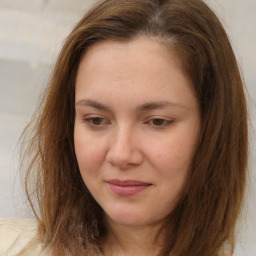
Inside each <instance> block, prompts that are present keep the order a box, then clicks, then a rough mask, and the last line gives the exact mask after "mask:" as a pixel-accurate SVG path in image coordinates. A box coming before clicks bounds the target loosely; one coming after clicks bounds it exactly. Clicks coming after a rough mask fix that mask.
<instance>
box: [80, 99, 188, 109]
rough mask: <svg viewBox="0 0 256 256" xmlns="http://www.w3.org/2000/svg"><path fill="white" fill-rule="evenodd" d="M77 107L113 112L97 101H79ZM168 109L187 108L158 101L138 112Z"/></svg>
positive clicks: (147, 104) (150, 103)
mask: <svg viewBox="0 0 256 256" xmlns="http://www.w3.org/2000/svg"><path fill="white" fill-rule="evenodd" d="M75 105H76V106H89V107H93V108H96V109H99V110H104V111H109V112H111V109H110V108H109V107H108V106H105V105H103V104H102V103H99V102H97V101H95V100H91V99H81V100H78V101H77V102H76V104H75ZM167 107H173V108H185V107H184V106H183V105H181V104H177V103H172V102H169V101H159V102H158V101H157V102H148V103H144V104H142V105H140V106H138V107H136V111H138V112H143V111H147V110H154V109H163V108H167Z"/></svg>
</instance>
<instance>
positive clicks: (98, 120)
mask: <svg viewBox="0 0 256 256" xmlns="http://www.w3.org/2000/svg"><path fill="white" fill-rule="evenodd" d="M84 121H85V122H86V123H87V124H89V125H90V126H104V125H106V124H109V122H108V120H107V119H106V118H104V117H98V116H96V117H86V118H84Z"/></svg>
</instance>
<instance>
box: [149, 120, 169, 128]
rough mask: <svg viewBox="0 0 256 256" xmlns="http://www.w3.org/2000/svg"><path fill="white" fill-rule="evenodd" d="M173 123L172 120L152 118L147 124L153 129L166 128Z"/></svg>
mask: <svg viewBox="0 0 256 256" xmlns="http://www.w3.org/2000/svg"><path fill="white" fill-rule="evenodd" d="M172 122H173V120H167V119H163V118H153V119H151V120H149V121H148V123H149V124H150V125H152V126H154V127H166V126H168V125H170V124H171V123H172Z"/></svg>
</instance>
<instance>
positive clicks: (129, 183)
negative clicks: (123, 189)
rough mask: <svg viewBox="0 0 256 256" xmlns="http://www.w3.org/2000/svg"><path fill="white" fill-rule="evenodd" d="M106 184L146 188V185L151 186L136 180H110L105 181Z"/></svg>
mask: <svg viewBox="0 0 256 256" xmlns="http://www.w3.org/2000/svg"><path fill="white" fill-rule="evenodd" d="M107 183H110V184H113V185H118V186H146V185H152V184H151V183H148V182H143V181H138V180H118V179H112V180H107Z"/></svg>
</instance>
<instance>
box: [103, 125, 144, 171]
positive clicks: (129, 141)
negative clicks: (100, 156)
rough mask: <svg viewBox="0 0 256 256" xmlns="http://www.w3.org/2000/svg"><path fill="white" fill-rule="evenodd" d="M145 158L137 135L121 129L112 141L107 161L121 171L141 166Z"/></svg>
mask: <svg viewBox="0 0 256 256" xmlns="http://www.w3.org/2000/svg"><path fill="white" fill-rule="evenodd" d="M143 159H144V156H143V152H142V150H141V147H140V140H139V139H138V136H136V135H135V133H134V132H133V131H131V130H128V129H119V130H118V131H117V132H116V133H115V134H114V135H113V136H112V137H111V141H110V147H109V150H108V152H107V155H106V160H107V161H108V162H109V163H110V164H111V165H113V166H115V167H118V168H120V169H127V168H130V167H132V166H137V165H140V164H141V163H142V162H143Z"/></svg>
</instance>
